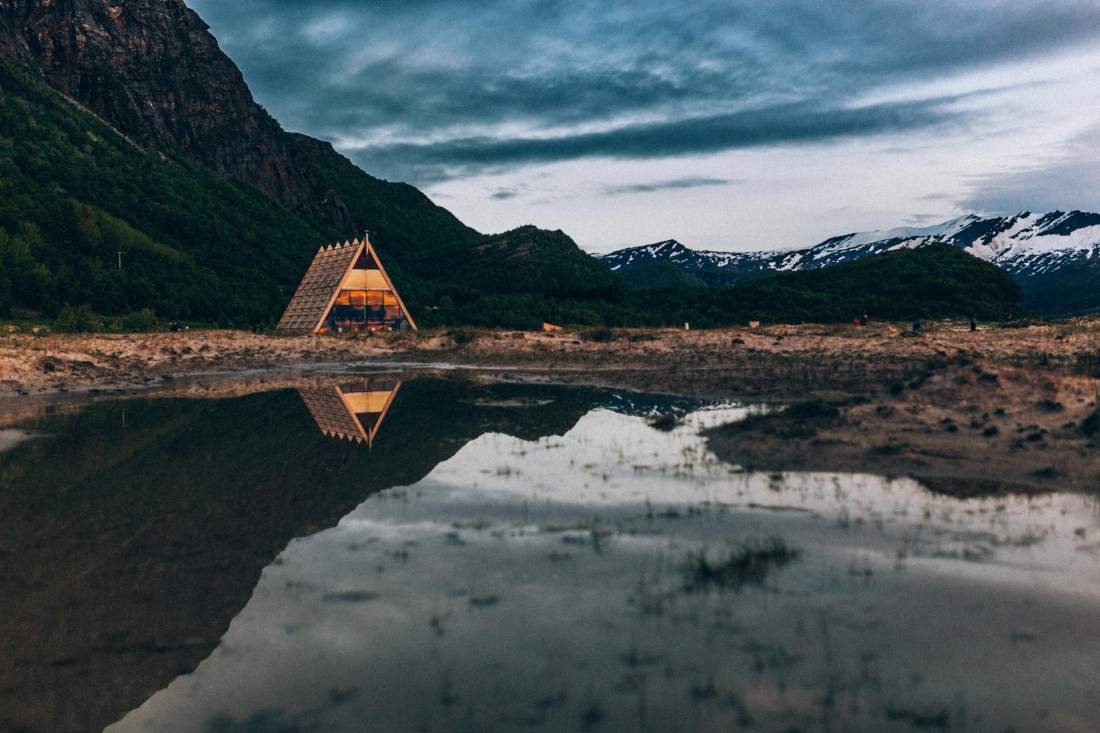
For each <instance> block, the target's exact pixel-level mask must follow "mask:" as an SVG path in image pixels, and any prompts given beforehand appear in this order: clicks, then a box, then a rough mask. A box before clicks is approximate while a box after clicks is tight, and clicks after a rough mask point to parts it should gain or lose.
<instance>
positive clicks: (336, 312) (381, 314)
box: [278, 236, 417, 334]
mask: <svg viewBox="0 0 1100 733" xmlns="http://www.w3.org/2000/svg"><path fill="white" fill-rule="evenodd" d="M278 330H279V331H281V332H283V333H307V334H313V333H355V332H357V331H408V330H413V331H415V330H417V328H416V322H415V321H414V320H413V317H412V315H410V313H409V309H408V308H406V307H405V303H404V302H403V301H402V300H401V296H400V295H398V294H397V289H396V288H395V287H394V286H393V281H391V280H390V276H389V275H387V274H386V270H385V269H384V268H383V267H382V262H381V260H379V259H378V254H377V253H376V252H375V251H374V247H373V246H372V245H371V243H370V237H368V236H364V237H363V241H362V242H360V241H359V240H358V239H357V240H355V241H354V242H344V243H343V244H342V245H341V244H337V245H335V246H328V247H322V248H321V249H319V250H318V251H317V256H316V257H314V258H313V264H311V265H310V266H309V270H308V271H306V275H305V277H303V278H302V282H301V284H300V285H299V286H298V290H297V292H295V293H294V297H293V298H291V300H290V305H288V306H287V308H286V312H285V313H283V317H282V318H281V319H280V320H279V326H278Z"/></svg>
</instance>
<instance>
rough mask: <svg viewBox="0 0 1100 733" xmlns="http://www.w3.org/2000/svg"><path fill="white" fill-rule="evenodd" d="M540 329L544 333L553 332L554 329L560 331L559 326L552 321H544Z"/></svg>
mask: <svg viewBox="0 0 1100 733" xmlns="http://www.w3.org/2000/svg"><path fill="white" fill-rule="evenodd" d="M542 330H543V332H544V333H553V332H555V331H560V330H561V326H555V325H554V324H553V323H544V324H542Z"/></svg>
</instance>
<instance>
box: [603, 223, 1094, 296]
mask: <svg viewBox="0 0 1100 733" xmlns="http://www.w3.org/2000/svg"><path fill="white" fill-rule="evenodd" d="M937 242H938V243H947V244H951V245H953V246H955V247H959V248H960V249H963V250H964V251H966V252H968V253H970V254H972V255H974V256H975V257H979V258H981V259H984V260H987V261H989V262H992V263H994V264H996V265H999V266H1000V267H1002V268H1004V269H1005V270H1007V271H1008V272H1009V273H1011V274H1012V275H1013V276H1014V277H1015V278H1016V279H1017V281H1019V282H1020V284H1021V285H1022V286H1023V289H1024V304H1025V305H1026V306H1027V307H1029V308H1032V309H1034V310H1037V311H1040V312H1046V313H1058V314H1062V313H1072V312H1082V311H1088V310H1096V309H1100V214H1094V213H1090V212H1084V211H1070V212H1068V213H1066V212H1062V211H1053V212H1049V213H1045V214H1038V213H1033V212H1030V211H1025V212H1022V213H1019V214H1016V215H1014V216H1007V217H991V218H983V217H980V216H976V215H974V214H968V215H967V216H962V217H959V218H957V219H951V220H950V221H946V222H943V223H942V224H937V225H935V226H930V227H901V228H897V229H886V230H879V231H874V232H863V233H857V234H844V235H841V236H838V237H832V238H830V239H826V240H825V241H824V242H821V243H820V244H817V245H814V246H813V247H808V248H805V249H798V250H789V251H771V252H767V251H758V252H715V251H696V250H692V249H689V248H688V247H685V246H684V245H682V244H680V243H679V242H677V241H675V240H669V241H665V242H658V243H656V244H650V245H645V246H641V247H630V248H627V249H622V250H619V251H617V252H612V253H611V254H607V255H603V256H601V257H600V259H601V260H603V261H604V262H605V263H606V264H607V265H608V266H609V267H610V268H611V269H612V270H614V271H616V272H619V273H620V274H622V275H623V276H625V277H627V278H628V279H635V278H634V276H635V274H636V273H638V272H642V271H647V272H651V271H652V269H653V268H654V267H656V266H658V265H661V264H662V263H664V266H666V267H667V266H668V265H669V264H671V265H674V266H675V267H677V268H679V269H680V270H681V271H683V272H684V273H686V274H688V275H690V276H694V277H696V278H698V279H699V280H701V281H702V284H708V285H732V284H735V283H737V282H740V281H743V280H747V279H751V278H756V277H761V276H764V275H768V274H772V273H777V272H789V271H796V270H809V269H817V268H821V267H829V266H831V265H838V264H841V263H844V262H850V261H852V260H856V259H860V258H862V257H868V256H870V255H875V254H879V253H881V252H887V251H890V250H894V249H900V248H903V247H922V246H925V245H928V244H932V243H937ZM645 284H646V285H648V286H650V287H652V286H654V285H655V283H654V282H653V278H652V277H651V276H648V277H647V281H646V283H645Z"/></svg>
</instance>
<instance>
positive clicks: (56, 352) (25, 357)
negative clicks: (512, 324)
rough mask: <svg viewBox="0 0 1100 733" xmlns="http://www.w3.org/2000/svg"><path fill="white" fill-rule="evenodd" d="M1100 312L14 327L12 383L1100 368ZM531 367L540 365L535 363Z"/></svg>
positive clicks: (841, 389) (739, 385)
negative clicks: (665, 322)
mask: <svg viewBox="0 0 1100 733" xmlns="http://www.w3.org/2000/svg"><path fill="white" fill-rule="evenodd" d="M1098 357H1100V319H1092V320H1081V321H1075V322H1072V323H1069V324H1060V325H1037V326H1031V327H1026V328H1014V329H1001V328H998V329H993V328H990V329H983V330H979V331H978V332H977V333H970V332H969V331H968V330H967V329H965V328H962V327H959V326H953V325H950V324H933V325H931V326H929V327H928V328H927V329H926V331H925V332H924V333H923V334H921V335H920V336H916V337H913V336H912V335H911V334H909V333H907V330H906V329H905V328H903V327H901V326H898V325H891V324H883V325H881V326H871V327H869V328H863V329H856V328H853V327H850V326H831V327H823V326H777V327H770V328H765V329H760V330H749V329H736V328H735V329H721V330H714V331H691V332H685V331H675V330H616V331H610V330H603V329H599V330H588V331H578V332H569V331H565V332H560V333H547V334H543V333H524V332H504V331H471V330H451V331H434V332H426V333H422V334H380V335H375V336H373V337H370V338H359V339H344V338H334V337H277V336H265V335H257V334H249V333H242V332H236V331H191V332H187V333H181V334H140V335H51V336H47V337H44V338H35V337H33V336H27V335H7V336H4V337H2V338H0V395H3V394H8V395H15V394H35V393H42V392H57V391H65V390H73V389H87V388H90V387H101V388H103V387H129V388H132V387H139V386H148V385H151V384H157V383H162V382H164V381H167V380H172V379H176V378H179V377H180V376H183V375H193V374H209V373H214V372H233V373H241V372H247V371H250V370H272V369H288V368H294V367H300V366H302V365H318V364H321V365H326V364H344V365H346V364H351V363H366V364H371V365H378V364H384V363H394V362H405V363H410V362H411V363H417V364H425V363H427V364H431V363H442V364H448V365H462V366H471V367H479V368H487V369H492V368H497V369H501V370H507V371H512V372H516V373H517V374H521V375H522V374H523V373H524V372H531V371H534V372H544V373H547V374H550V375H552V378H553V380H554V381H558V382H571V383H586V384H602V385H616V386H631V387H635V388H637V389H642V390H672V391H677V392H684V391H691V392H697V393H708V394H716V393H726V394H733V393H736V394H742V395H754V394H762V395H780V396H791V397H797V396H799V395H807V394H817V395H827V394H828V393H830V392H832V393H835V394H847V393H852V392H860V391H873V390H874V389H875V388H876V387H877V386H878V385H880V384H884V383H886V384H888V383H892V382H894V381H898V380H904V379H908V378H909V377H910V376H911V375H912V374H914V373H918V372H920V371H922V370H926V369H927V368H929V366H930V365H938V364H944V363H947V362H951V361H955V360H958V359H960V358H962V359H969V360H975V361H982V362H984V363H987V364H990V365H992V366H996V367H1006V366H1013V367H1025V368H1036V369H1041V370H1044V371H1061V372H1069V373H1077V374H1095V373H1096V372H1097V370H1098V369H1100V364H1098V363H1097V359H1098ZM523 378H524V379H536V380H537V379H539V378H540V377H538V376H537V375H530V374H528V375H526V376H523Z"/></svg>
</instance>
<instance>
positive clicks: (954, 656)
mask: <svg viewBox="0 0 1100 733" xmlns="http://www.w3.org/2000/svg"><path fill="white" fill-rule="evenodd" d="M740 414H742V413H741V412H740V411H737V410H733V411H713V412H710V413H695V414H692V415H690V416H689V417H688V418H687V419H686V420H685V422H684V424H683V425H682V426H681V427H678V428H676V429H674V430H672V431H671V432H661V431H658V430H655V429H653V428H651V427H649V426H648V425H647V424H646V422H645V421H644V420H643V419H641V418H638V417H630V416H627V415H622V414H617V413H614V412H611V411H609V410H602V409H601V410H595V411H593V412H590V413H589V414H588V415H586V416H585V417H584V418H582V419H581V420H580V421H579V422H578V423H577V425H576V426H575V427H574V428H573V429H572V430H570V431H569V432H568V433H567V434H565V435H564V436H552V437H547V438H543V439H540V440H537V441H524V440H520V439H518V438H514V437H510V436H507V435H503V434H500V433H490V434H485V435H482V436H481V437H479V438H477V439H475V440H473V441H471V442H470V443H468V444H467V445H466V446H465V447H464V448H462V449H461V450H460V451H459V452H458V453H457V454H456V455H455V456H453V457H452V458H451V459H450V460H447V461H445V462H444V463H441V464H440V465H439V466H438V467H437V468H436V469H435V470H434V471H433V472H432V473H431V474H430V475H429V476H428V477H426V478H425V479H423V480H422V481H419V482H417V483H416V484H414V485H412V486H409V487H404V488H396V489H391V490H389V491H385V492H382V493H381V494H379V495H376V496H374V497H372V498H370V499H368V500H367V501H366V502H364V503H363V504H362V505H361V506H359V507H358V508H357V509H356V510H355V511H354V512H352V513H351V514H350V515H349V516H348V517H346V518H345V519H344V520H343V521H342V522H341V523H340V525H339V526H338V527H335V528H333V529H331V530H329V531H326V532H322V533H320V534H317V535H314V536H312V537H308V538H304V539H301V540H296V541H294V542H292V543H291V544H290V545H289V546H288V547H287V549H286V550H285V551H284V553H283V554H282V555H281V556H280V558H279V561H278V562H277V563H276V564H275V565H273V566H271V567H269V568H268V569H267V570H266V571H265V573H264V576H263V578H262V579H261V582H260V583H259V585H258V587H257V588H256V591H255V593H254V595H253V598H252V600H251V602H250V603H249V605H248V606H247V607H246V608H245V609H244V611H242V612H241V614H240V615H239V616H238V617H237V619H236V620H235V621H234V622H233V625H232V626H231V628H230V630H229V632H228V634H227V635H226V637H225V639H224V640H223V644H222V646H221V647H220V648H219V649H218V650H217V651H216V652H215V653H214V654H213V655H212V656H211V657H210V658H209V659H208V660H207V661H206V662H204V663H203V664H202V665H201V666H200V668H199V669H198V670H197V671H196V673H195V674H194V675H191V676H188V677H184V678H180V679H179V680H177V681H176V682H175V683H173V684H172V685H171V686H170V687H169V688H168V689H167V690H165V691H164V692H162V693H160V694H158V695H156V696H155V697H153V698H152V699H151V700H150V701H149V702H148V703H147V704H146V705H145V706H144V707H143V708H141V709H140V710H138V711H136V712H135V713H133V714H132V715H131V716H129V717H128V718H127V719H125V720H124V721H122V723H120V724H119V725H118V726H115V727H114V728H113V730H116V731H131V730H157V731H177V730H178V731H191V730H201V729H203V727H204V726H205V725H206V724H207V723H208V722H209V718H211V717H213V716H215V715H223V716H225V717H224V719H223V723H224V721H237V722H238V723H242V722H243V723H242V724H247V722H248V721H249V720H256V717H255V716H257V715H264V714H267V715H269V716H271V715H276V713H275V712H272V711H278V715H277V717H278V720H279V722H280V724H282V725H284V727H285V728H288V729H292V726H294V725H298V726H300V727H302V728H303V729H309V728H318V729H326V730H361V729H363V728H364V727H366V728H369V729H372V730H410V729H426V730H458V729H462V728H464V727H465V728H471V729H486V728H494V729H501V730H513V729H526V728H527V727H530V726H536V727H537V726H543V727H545V728H546V729H551V730H576V729H578V728H580V727H583V724H584V723H585V721H588V722H590V723H593V721H595V722H598V723H599V724H600V725H601V726H602V727H603V729H607V730H631V731H633V730H640V729H646V728H648V729H650V730H673V729H678V728H682V727H683V726H684V725H685V723H684V721H689V725H688V727H690V728H692V729H698V730H729V729H734V728H736V727H738V726H739V725H741V724H743V723H745V722H746V720H755V721H756V722H757V723H759V724H762V725H764V726H765V728H767V727H768V726H769V725H773V724H775V725H778V724H779V723H783V724H786V725H796V726H810V727H813V726H815V725H821V724H822V723H823V721H825V720H828V721H830V723H831V725H833V727H835V728H837V729H845V728H849V729H874V730H894V729H897V730H908V729H909V727H910V725H911V721H912V720H914V719H919V720H933V721H939V720H941V717H940V716H941V715H942V716H943V717H942V720H943V721H946V723H945V725H946V724H952V725H953V726H954V725H956V724H957V725H958V726H959V727H965V724H966V723H971V724H972V723H974V722H975V720H976V718H973V717H970V716H974V715H978V716H985V717H984V718H982V722H983V724H984V725H987V726H988V727H995V726H996V725H997V724H1000V723H1017V724H1022V725H1023V727H1025V728H1026V727H1028V726H1027V724H1028V721H1031V722H1034V723H1036V724H1038V725H1042V724H1043V723H1042V721H1047V722H1049V721H1050V720H1057V721H1060V725H1061V726H1062V727H1065V728H1070V727H1072V725H1075V724H1079V723H1081V722H1082V721H1085V722H1086V723H1087V722H1088V721H1090V720H1095V719H1096V718H1094V717H1092V716H1094V715H1096V714H1098V713H1100V711H1097V709H1096V707H1095V706H1096V702H1095V700H1096V698H1095V695H1094V691H1093V690H1092V683H1091V682H1090V680H1091V676H1090V675H1091V672H1090V670H1091V669H1092V666H1091V665H1092V664H1093V662H1092V661H1091V659H1094V658H1095V654H1096V653H1100V630H1098V629H1097V627H1096V625H1095V623H1094V622H1093V621H1092V619H1093V618H1095V612H1096V610H1097V607H1098V606H1100V577H1097V574H1096V569H1095V558H1094V557H1092V556H1091V555H1090V554H1089V553H1087V552H1083V551H1082V550H1081V549H1080V547H1081V545H1082V544H1083V543H1084V542H1086V541H1089V540H1091V541H1094V542H1095V541H1096V539H1097V538H1098V537H1100V534H1098V532H1100V529H1098V524H1100V523H1098V521H1097V515H1096V501H1095V499H1092V498H1089V497H1083V496H1077V495H1064V494H1053V495H1049V496H1046V497H1039V498H1024V497H1011V498H999V499H976V500H969V501H960V500H958V499H953V498H950V497H946V496H939V495H935V494H932V493H930V492H928V491H926V490H924V489H923V488H921V487H920V486H919V485H918V484H916V483H915V482H913V481H911V480H906V479H903V480H896V481H890V480H886V479H882V478H878V477H872V476H832V475H798V474H789V475H771V476H769V475H761V474H750V473H742V472H738V471H736V470H734V469H733V468H732V467H730V466H728V465H725V464H722V463H720V462H719V461H717V460H716V459H715V458H714V457H713V455H712V454H710V452H709V451H708V450H707V448H706V445H705V442H704V441H703V439H702V438H700V437H699V435H698V428H700V427H702V426H705V425H712V424H718V423H720V422H723V421H725V420H728V419H730V418H734V417H737V416H738V415H740ZM1079 530H1083V531H1084V533H1083V535H1082V534H1080V533H1079ZM768 537H779V538H782V539H783V541H784V542H786V543H787V544H788V545H790V546H792V547H795V548H797V549H799V550H801V553H802V554H801V556H800V559H799V560H798V561H797V562H794V563H792V564H790V565H789V566H787V567H785V568H783V569H782V570H781V571H779V572H778V573H777V574H776V575H774V576H772V577H768V578H766V579H765V581H764V586H763V587H762V588H758V589H753V590H747V591H745V592H742V593H685V592H684V590H683V588H684V581H683V565H684V561H685V558H686V557H687V556H688V555H689V553H691V552H693V551H696V550H699V549H701V548H705V549H706V550H707V551H708V552H710V553H712V554H714V553H717V554H719V555H720V553H721V552H722V551H723V548H729V547H735V546H737V545H738V544H739V543H743V542H745V541H748V540H752V539H756V538H768ZM326 599H328V600H326ZM333 599H340V602H335V601H334V600H333ZM975 649H980V650H981V653H976V652H975ZM1005 689H1011V690H1015V691H1017V692H1016V693H1014V694H1013V695H1011V696H1005V695H1004V694H1003V691H1004V690H1005ZM827 699H828V700H831V706H826V705H824V703H823V702H822V701H823V700H827ZM264 711H268V712H267V713H264ZM204 715H205V716H207V720H204V718H203V716H204ZM1042 716H1046V717H1042ZM593 724H595V723H593ZM226 725H228V724H227V723H226ZM1001 727H1004V726H1001ZM224 729H225V730H233V729H234V728H231V727H227V728H224Z"/></svg>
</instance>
